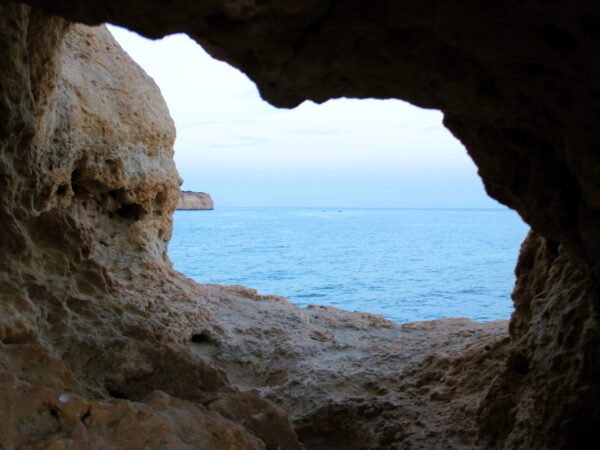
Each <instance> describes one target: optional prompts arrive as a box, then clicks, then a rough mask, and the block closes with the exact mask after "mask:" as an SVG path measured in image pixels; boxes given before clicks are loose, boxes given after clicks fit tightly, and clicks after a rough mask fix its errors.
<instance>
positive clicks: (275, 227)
mask: <svg viewBox="0 0 600 450" xmlns="http://www.w3.org/2000/svg"><path fill="white" fill-rule="evenodd" d="M526 233H527V227H526V225H525V224H524V223H523V222H522V221H521V219H520V218H519V217H518V216H517V214H515V213H514V212H512V211H509V210H500V209H499V210H441V209H434V210H406V209H303V208H235V209H234V208H230V209H225V208H224V209H218V210H215V211H176V212H175V218H174V232H173V238H172V240H171V243H170V245H169V255H170V257H171V259H172V261H173V264H174V265H175V268H176V269H178V270H179V271H181V272H183V273H184V274H186V275H187V276H189V277H191V278H194V279H195V280H197V281H199V282H202V283H220V284H242V285H245V286H248V287H253V288H256V289H258V291H259V292H260V293H263V294H277V295H282V296H285V297H287V298H289V299H290V300H291V301H293V302H294V303H297V304H298V305H300V306H306V305H308V304H311V303H313V304H324V305H333V306H336V307H339V308H344V309H348V310H357V311H367V312H372V313H377V314H382V315H383V316H385V317H387V318H388V319H391V320H394V321H397V322H410V321H416V320H428V319H436V318H441V317H469V318H471V319H475V320H482V321H486V320H495V319H507V318H508V317H509V316H510V313H511V312H512V302H511V300H510V292H511V290H512V287H513V284H514V265H515V262H516V258H517V253H518V250H519V245H520V243H521V241H522V240H523V239H524V237H525V234H526Z"/></svg>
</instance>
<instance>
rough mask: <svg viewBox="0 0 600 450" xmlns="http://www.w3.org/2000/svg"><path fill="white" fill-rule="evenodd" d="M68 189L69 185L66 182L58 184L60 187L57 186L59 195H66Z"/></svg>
mask: <svg viewBox="0 0 600 450" xmlns="http://www.w3.org/2000/svg"><path fill="white" fill-rule="evenodd" d="M68 190H69V187H68V186H67V185H66V184H61V185H60V186H58V188H56V195H58V196H59V197H64V196H65V195H66V194H67V191H68Z"/></svg>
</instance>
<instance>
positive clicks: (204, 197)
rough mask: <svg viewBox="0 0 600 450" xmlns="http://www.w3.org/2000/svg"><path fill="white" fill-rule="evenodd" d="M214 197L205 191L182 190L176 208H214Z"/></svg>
mask: <svg viewBox="0 0 600 450" xmlns="http://www.w3.org/2000/svg"><path fill="white" fill-rule="evenodd" d="M214 208H215V206H214V203H213V199H212V198H211V196H210V195H209V194H205V193H204V192H192V191H181V192H180V193H179V200H178V201H177V207H176V208H175V209H184V210H206V209H214Z"/></svg>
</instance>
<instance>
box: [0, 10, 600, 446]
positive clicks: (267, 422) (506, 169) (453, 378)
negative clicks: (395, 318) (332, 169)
mask: <svg viewBox="0 0 600 450" xmlns="http://www.w3.org/2000/svg"><path fill="white" fill-rule="evenodd" d="M26 3H27V4H24V3H15V2H11V1H6V0H0V58H1V61H2V62H3V64H2V65H0V89H1V91H2V96H0V117H1V118H2V120H1V122H0V225H1V227H0V229H1V230H2V232H1V233H0V448H3V449H17V448H22V449H82V448H85V449H113V448H119V449H144V448H145V449H159V448H164V449H190V448H198V449H211V450H213V449H216V450H218V449H223V450H225V449H227V450H231V449H267V450H270V449H273V450H275V449H291V450H294V449H302V448H306V449H308V450H318V449H350V450H353V449H355V450H359V449H365V450H366V449H382V450H383V449H437V448H444V449H472V448H496V449H514V448H519V449H520V448H527V449H540V450H541V449H579V448H594V446H595V445H596V443H597V440H598V426H597V425H598V423H600V408H599V407H598V405H600V382H599V380H600V362H599V361H600V345H598V344H599V343H600V325H599V323H598V320H599V317H600V306H599V302H598V299H599V298H600V296H599V291H600V289H599V286H598V283H599V278H598V277H599V275H598V273H599V272H598V267H599V266H598V264H599V261H600V247H599V244H598V243H599V242H600V214H599V213H598V211H600V185H599V184H598V179H599V170H600V169H599V167H600V163H599V161H600V152H598V148H600V133H599V132H598V127H597V126H596V125H597V124H596V118H597V117H598V104H599V102H598V99H599V98H598V92H600V88H599V87H598V86H597V84H598V83H599V81H598V80H600V77H599V76H598V75H599V74H600V67H599V66H598V58H597V57H596V55H598V53H599V51H600V40H599V39H598V33H597V28H598V24H599V23H600V7H599V6H598V5H596V4H595V3H594V2H585V1H575V2H570V3H569V4H568V5H567V4H566V3H561V2H547V3H543V4H542V3H541V2H534V1H524V2H518V3H509V4H507V3H506V2H492V3H490V4H486V8H485V9H483V8H482V7H481V5H480V4H479V3H477V2H471V3H460V4H453V5H449V4H448V2H441V1H439V2H425V3H423V2H421V3H415V2H404V1H400V2H386V1H379V0H376V1H373V2H369V3H368V4H367V3H364V2H313V1H307V2H296V1H282V2H223V1H221V0H210V1H206V2H192V1H188V0H179V1H176V2H169V3H168V4H167V3H164V4H160V5H158V4H157V3H156V2H140V1H139V0H119V1H116V0H102V1H97V2H89V1H83V0H75V1H71V2H50V1H46V0H30V1H27V2H26ZM31 5H32V6H31ZM38 8H39V9H38ZM76 22H85V23H87V24H88V25H82V24H77V23H76ZM103 22H113V23H118V24H120V25H123V26H127V27H128V28H130V29H133V30H136V31H138V32H140V33H142V34H144V35H146V36H149V37H160V36H163V35H166V34H170V33H174V32H179V31H181V32H186V33H187V34H188V35H190V36H191V37H192V38H194V39H196V40H197V41H198V42H200V43H201V44H202V45H203V46H204V48H206V49H207V50H208V51H209V52H210V53H211V54H213V55H214V56H215V57H218V58H220V59H222V60H226V61H228V62H229V63H231V64H232V65H234V66H236V67H238V68H240V69H241V70H243V71H244V72H245V73H246V74H248V75H249V76H250V77H251V78H252V79H253V80H254V81H255V82H256V83H257V85H258V87H259V89H260V91H261V94H262V95H263V97H264V98H265V99H266V100H267V101H269V102H271V103H273V104H275V105H277V106H284V107H291V106H295V105H297V104H298V103H300V102H301V101H302V100H304V99H311V100H314V101H316V102H323V101H326V100H327V99H329V98H334V97H340V96H349V97H357V98H365V97H376V98H401V99H404V100H408V101H411V102H412V103H414V104H417V105H420V106H423V107H430V108H438V109H440V110H442V111H443V112H444V117H445V119H444V122H445V124H446V126H447V127H448V128H449V129H450V130H451V131H452V132H453V133H454V134H455V135H456V136H457V137H458V138H459V139H460V140H461V141H462V142H463V143H464V144H465V146H466V148H467V151H468V152H469V154H470V155H471V156H472V158H473V160H474V161H475V163H476V164H477V166H478V168H479V173H480V175H481V177H482V179H483V181H484V183H485V185H486V188H487V190H488V192H489V193H490V195H491V196H493V197H494V198H496V199H498V200H499V201H501V202H503V203H505V204H507V205H509V206H511V207H513V208H515V209H516V210H517V211H519V213H520V214H521V215H522V217H523V218H524V219H525V220H526V221H527V222H528V223H529V224H530V225H531V226H532V232H531V233H530V235H529V236H528V237H527V239H526V241H525V242H524V244H523V246H522V248H521V252H520V256H519V259H518V262H517V268H516V277H517V280H516V285H515V289H514V292H513V299H514V303H515V313H514V314H513V316H512V318H511V320H510V322H509V323H508V324H507V323H506V322H495V323H488V324H480V323H475V322H472V321H469V320H465V319H446V320H440V321H432V322H422V323H414V324H408V325H397V324H394V323H391V322H389V321H386V320H384V319H382V318H381V317H378V316H374V315H370V314H359V313H352V312H347V311H341V310H337V309H334V308H326V307H319V306H311V307H309V308H306V309H301V308H298V307H296V306H294V305H293V304H291V303H289V302H288V301H287V300H285V299H283V298H281V297H276V296H262V295H259V294H257V293H256V291H254V290H252V289H248V288H244V287H241V286H229V287H227V286H214V285H199V284H197V283H195V282H194V281H192V280H190V279H187V278H186V277H184V276H182V275H181V274H179V273H177V272H176V271H175V270H174V269H173V267H172V265H171V263H170V261H169V259H168V257H167V244H168V241H169V239H170V236H171V229H172V214H173V211H174V209H175V207H176V205H177V202H178V198H179V177H178V175H177V171H176V169H175V166H174V164H173V143H174V139H175V129H174V125H173V122H172V120H171V118H170V117H169V114H168V110H167V107H166V105H165V103H164V100H163V99H162V97H161V95H160V92H159V90H158V88H157V87H156V85H155V84H154V82H153V81H152V80H151V79H150V78H149V77H148V76H147V75H146V74H145V73H144V72H143V71H142V70H141V69H140V68H139V67H138V66H137V65H136V64H135V63H134V62H133V61H131V59H130V58H129V57H128V55H127V54H126V53H125V52H124V51H123V50H122V49H120V48H119V46H118V45H117V44H116V43H115V42H114V40H113V39H112V37H111V36H110V34H109V33H108V31H107V30H106V28H104V27H103V26H98V27H94V26H89V25H98V24H101V23H103ZM515 43H518V45H516V44H515ZM401 294H402V293H399V295H401Z"/></svg>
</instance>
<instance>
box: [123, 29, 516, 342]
mask: <svg viewBox="0 0 600 450" xmlns="http://www.w3.org/2000/svg"><path fill="white" fill-rule="evenodd" d="M111 30H112V31H113V34H115V36H116V38H117V40H118V41H119V42H120V43H121V45H122V46H123V47H124V48H125V50H126V51H127V52H128V53H129V54H130V55H131V56H132V57H133V58H134V59H135V60H136V61H137V62H138V63H139V64H140V65H141V66H142V67H143V68H144V69H145V70H146V71H147V72H148V73H149V74H150V75H151V76H152V77H153V78H154V79H155V81H156V82H157V84H158V85H159V86H160V87H161V91H162V94H163V95H164V97H165V99H166V101H167V104H168V105H169V109H170V112H171V114H172V116H173V118H174V120H175V123H176V126H177V141H176V148H175V158H176V163H177V166H178V170H179V173H180V175H181V176H182V178H183V179H184V184H183V186H182V189H185V190H192V191H202V192H208V193H210V194H211V195H212V197H213V200H214V203H215V205H214V206H215V209H214V210H213V211H176V212H175V216H174V231H173V236H172V239H171V242H170V245H169V256H170V258H171V259H172V261H173V263H174V266H175V268H177V269H178V270H179V271H181V272H183V273H184V274H185V275H188V276H190V277H191V278H194V279H196V280H197V281H200V282H205V283H206V282H207V283H219V284H239V285H244V286H249V287H252V288H256V289H258V291H259V292H261V293H265V294H277V295H282V296H285V297H287V298H289V299H290V300H291V301H293V302H295V303H296V304H298V305H300V306H307V305H309V304H321V305H330V306H335V307H339V308H343V309H346V310H359V311H365V312H371V313H377V314H382V315H383V316H384V317H386V318H388V319H391V320H394V321H397V322H412V321H418V320H428V319H437V318H443V317H468V318H471V319H475V320H483V321H485V320H494V319H508V318H509V316H510V314H511V312H512V309H513V307H512V301H511V299H510V293H511V290H512V288H513V285H514V265H515V261H516V255H517V254H518V251H519V246H520V244H521V242H522V241H523V238H524V237H525V234H526V232H527V227H526V226H525V225H524V224H523V223H522V221H521V219H520V218H519V217H518V215H517V214H516V213H514V212H512V211H510V210H508V209H507V208H504V207H503V206H501V205H499V204H498V203H496V202H495V201H493V200H491V199H490V198H489V197H488V196H487V195H486V194H485V192H484V189H483V186H482V183H481V180H480V179H479V177H478V176H477V173H476V167H475V166H474V164H473V162H472V161H471V160H470V158H469V157H468V155H467V154H466V151H465V149H464V148H463V146H462V145H461V144H460V143H459V142H458V141H457V140H456V139H455V138H454V137H453V136H451V134H450V133H449V132H448V131H447V130H446V129H445V128H444V127H443V126H442V123H441V120H442V114H441V113H440V112H438V111H430V110H429V111H428V110H424V109H419V108H417V107H414V106H411V105H409V104H407V103H404V102H401V101H391V100H387V101H376V100H351V99H340V100H333V101H329V102H326V103H325V104H322V105H316V104H314V103H310V102H305V103H304V104H302V105H300V106H299V107H297V108H295V109H293V110H280V109H276V108H274V107H272V106H270V105H269V104H267V103H266V102H264V101H262V100H261V99H260V96H259V94H258V92H257V90H256V88H255V86H254V84H253V83H251V82H250V81H249V80H248V79H246V78H245V76H244V75H242V74H240V73H239V72H237V71H236V70H234V69H232V68H231V67H230V66H228V65H226V64H224V63H220V62H217V61H215V60H213V59H211V58H210V57H209V56H207V55H206V54H205V53H204V51H203V50H202V49H201V48H200V47H199V46H197V45H196V44H195V43H193V42H192V41H191V40H190V39H189V38H187V37H185V36H182V35H178V36H170V37H168V38H165V39H163V40H161V41H155V42H152V41H148V40H145V39H143V38H140V37H139V36H137V35H134V34H132V33H129V32H127V31H125V30H122V29H118V28H114V27H112V28H111ZM484 88H485V89H491V88H492V87H489V86H488V87H485V86H484ZM156 202H157V203H160V201H159V199H158V197H157V200H156ZM135 211H138V212H139V210H131V211H130V210H127V211H126V215H129V214H135ZM120 214H121V213H120ZM194 339H199V340H202V339H203V338H201V337H200V336H199V337H192V342H195V343H197V341H195V340H194Z"/></svg>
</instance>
